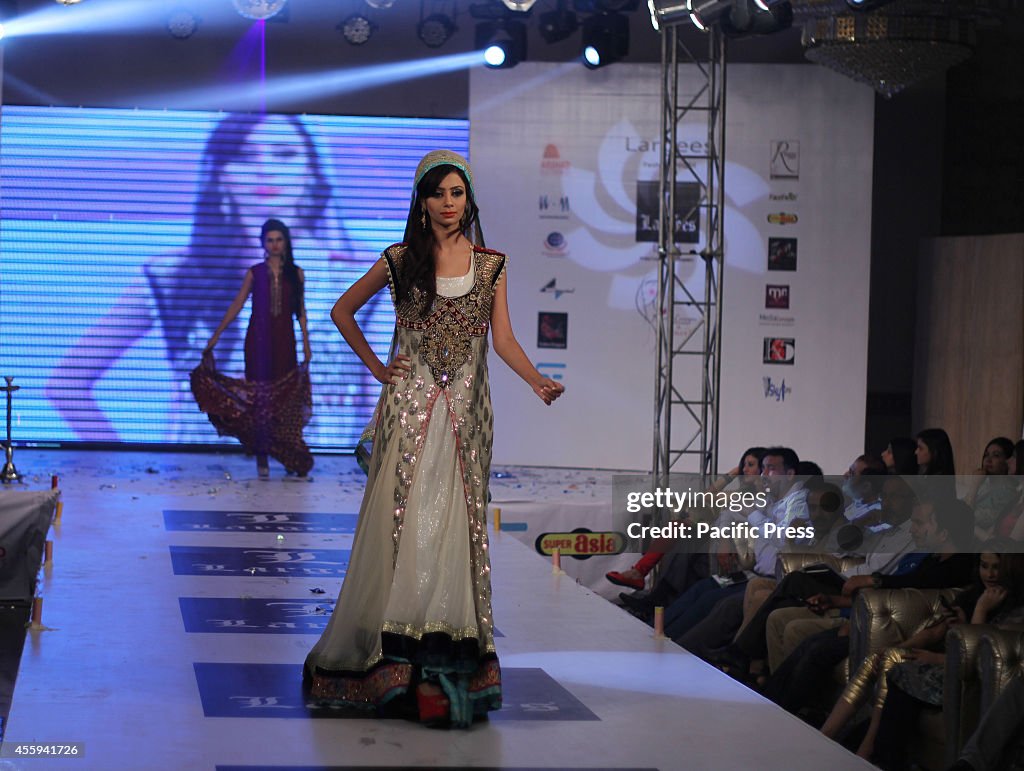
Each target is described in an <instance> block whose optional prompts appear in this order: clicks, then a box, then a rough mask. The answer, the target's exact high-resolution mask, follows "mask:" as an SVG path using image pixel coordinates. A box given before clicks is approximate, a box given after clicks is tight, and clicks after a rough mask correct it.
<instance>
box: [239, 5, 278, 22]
mask: <svg viewBox="0 0 1024 771" xmlns="http://www.w3.org/2000/svg"><path fill="white" fill-rule="evenodd" d="M231 1H232V2H233V3H234V5H235V10H236V11H238V14H239V15H240V16H243V17H245V18H246V19H252V20H253V21H266V20H267V19H270V18H273V17H274V16H277V15H278V14H279V13H281V11H283V10H284V9H285V6H287V5H288V0H231Z"/></svg>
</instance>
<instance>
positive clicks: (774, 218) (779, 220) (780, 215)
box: [768, 211, 797, 225]
mask: <svg viewBox="0 0 1024 771" xmlns="http://www.w3.org/2000/svg"><path fill="white" fill-rule="evenodd" d="M796 221H797V216H796V215H795V214H791V213H790V212H785V211H780V212H775V213H774V214H769V215H768V222H770V223H771V224H772V225H795V224H796Z"/></svg>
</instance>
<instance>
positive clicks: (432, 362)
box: [384, 244, 505, 388]
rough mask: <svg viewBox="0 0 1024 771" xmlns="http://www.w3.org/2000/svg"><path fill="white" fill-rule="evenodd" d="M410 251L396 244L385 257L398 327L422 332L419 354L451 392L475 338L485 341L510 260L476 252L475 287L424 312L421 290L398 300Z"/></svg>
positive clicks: (437, 300) (439, 300) (440, 297)
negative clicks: (400, 279) (401, 274)
mask: <svg viewBox="0 0 1024 771" xmlns="http://www.w3.org/2000/svg"><path fill="white" fill-rule="evenodd" d="M405 256H406V254H405V247H404V246H403V245H402V244H396V245H395V246H392V247H390V248H389V249H388V250H387V251H385V253H384V257H385V260H386V261H387V264H388V273H389V281H390V286H391V297H392V301H393V302H394V303H395V316H396V323H397V325H398V327H400V328H404V329H410V330H416V331H419V332H422V337H421V339H420V342H419V352H420V357H421V359H422V361H423V363H424V364H425V365H426V366H427V367H428V368H429V369H430V372H431V374H432V375H433V376H434V382H435V383H436V384H437V385H439V386H440V387H442V388H448V387H449V386H450V385H451V383H452V382H453V381H454V380H455V378H457V377H458V374H459V372H460V371H461V370H462V368H463V367H464V366H465V364H466V363H467V362H468V361H469V358H470V350H471V347H472V343H473V339H474V338H486V336H487V329H488V326H489V323H490V318H491V303H492V300H493V298H494V286H495V284H496V283H497V281H498V278H499V277H500V275H501V271H502V270H503V269H504V266H505V255H503V254H500V253H498V252H492V251H489V250H484V249H476V248H474V250H473V264H472V271H471V272H472V273H473V274H474V276H473V279H474V280H473V284H472V287H471V288H470V289H469V291H468V292H466V293H465V294H462V295H458V296H455V297H445V296H443V295H441V294H440V293H439V294H438V295H437V296H436V297H435V298H434V302H433V304H431V306H430V308H429V309H427V310H425V309H424V308H425V305H426V303H425V297H424V293H423V291H422V290H420V289H419V288H418V287H414V288H413V289H412V290H411V291H410V292H409V294H408V295H407V296H406V297H405V298H403V299H402V300H401V301H399V300H398V299H397V296H396V286H397V277H398V275H399V271H401V270H402V268H403V263H404V260H405Z"/></svg>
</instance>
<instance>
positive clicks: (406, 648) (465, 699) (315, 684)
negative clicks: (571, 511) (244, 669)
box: [305, 245, 505, 725]
mask: <svg viewBox="0 0 1024 771" xmlns="http://www.w3.org/2000/svg"><path fill="white" fill-rule="evenodd" d="M404 255H405V247H404V246H402V245H395V246H392V247H390V248H388V249H387V251H385V252H384V258H385V261H386V263H387V267H388V274H389V283H390V288H391V296H392V301H395V299H396V298H395V287H396V277H397V276H398V274H399V271H400V270H401V269H402V261H403V258H404ZM470 262H471V266H470V272H469V273H468V274H467V275H466V276H463V277H461V278H455V279H441V278H439V279H437V298H436V299H435V301H434V303H433V305H432V306H431V307H430V309H429V311H428V312H423V311H422V310H420V306H421V305H422V303H421V302H419V300H420V297H421V295H420V294H419V292H418V290H415V289H414V290H413V291H412V292H411V293H410V297H409V298H407V299H406V300H405V301H403V302H401V303H397V302H396V307H395V314H396V317H397V321H396V329H395V339H394V343H393V345H392V354H393V355H394V354H398V353H401V354H405V355H407V356H409V357H410V360H411V361H410V366H411V368H412V369H411V372H410V373H409V374H408V376H407V377H406V378H405V379H403V380H402V381H400V382H399V383H397V384H394V385H387V386H384V388H383V390H382V393H381V396H380V401H379V402H378V405H377V412H376V414H375V416H374V423H373V427H374V435H373V439H374V444H373V454H372V456H371V458H370V464H369V465H370V468H369V476H368V480H367V487H366V492H365V494H364V496H363V502H362V506H361V508H360V511H359V523H358V526H357V528H356V535H355V541H354V543H353V547H352V556H351V560H350V562H349V566H348V572H347V575H346V577H345V581H344V584H343V585H342V589H341V594H340V596H339V598H338V602H337V605H336V606H335V609H334V614H333V615H332V617H331V620H330V622H329V624H328V626H327V629H326V630H325V631H324V634H323V636H322V637H321V638H320V641H319V642H318V643H317V644H316V646H315V647H314V648H313V650H312V651H311V652H310V654H309V656H308V657H307V659H306V670H305V673H306V676H307V677H308V678H309V679H310V680H311V693H312V696H313V698H314V699H315V700H317V701H320V702H330V703H334V704H341V705H346V706H357V707H379V706H381V705H382V704H384V703H385V702H387V701H388V700H390V699H391V698H393V697H395V696H397V695H399V694H402V693H405V692H406V691H408V690H410V689H412V688H415V685H416V683H417V682H419V681H420V680H423V679H428V678H429V679H432V680H436V681H439V682H440V684H441V686H442V688H443V689H444V691H445V694H446V695H447V696H448V698H449V700H450V701H451V705H452V707H451V718H452V722H453V723H454V724H456V725H467V724H468V723H469V722H471V721H472V718H473V716H474V714H476V715H479V714H483V713H485V712H486V711H488V710H493V709H499V708H500V706H501V675H500V670H499V667H498V660H497V656H496V655H495V649H494V634H493V624H492V619H491V583H490V559H489V556H488V551H487V529H486V505H487V483H488V475H489V473H490V460H491V439H492V425H493V418H492V414H491V399H490V389H489V385H488V379H487V348H488V346H487V330H488V328H489V322H490V316H491V303H492V299H493V294H494V286H495V285H496V284H497V282H498V280H499V279H500V278H501V276H502V273H503V271H504V267H505V257H504V255H501V254H498V253H496V252H491V251H487V250H483V249H474V252H473V259H472V260H471V261H470Z"/></svg>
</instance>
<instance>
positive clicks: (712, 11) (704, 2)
mask: <svg viewBox="0 0 1024 771" xmlns="http://www.w3.org/2000/svg"><path fill="white" fill-rule="evenodd" d="M686 4H687V6H689V8H690V21H692V22H693V26H695V27H696V28H697V29H699V30H700V31H701V32H707V29H708V27H710V26H711V25H712V24H715V23H716V22H718V21H720V20H721V19H722V18H723V17H724V16H725V15H726V14H727V13H728V12H729V10H730V9H731V8H732V3H731V2H729V1H728V0H686Z"/></svg>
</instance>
